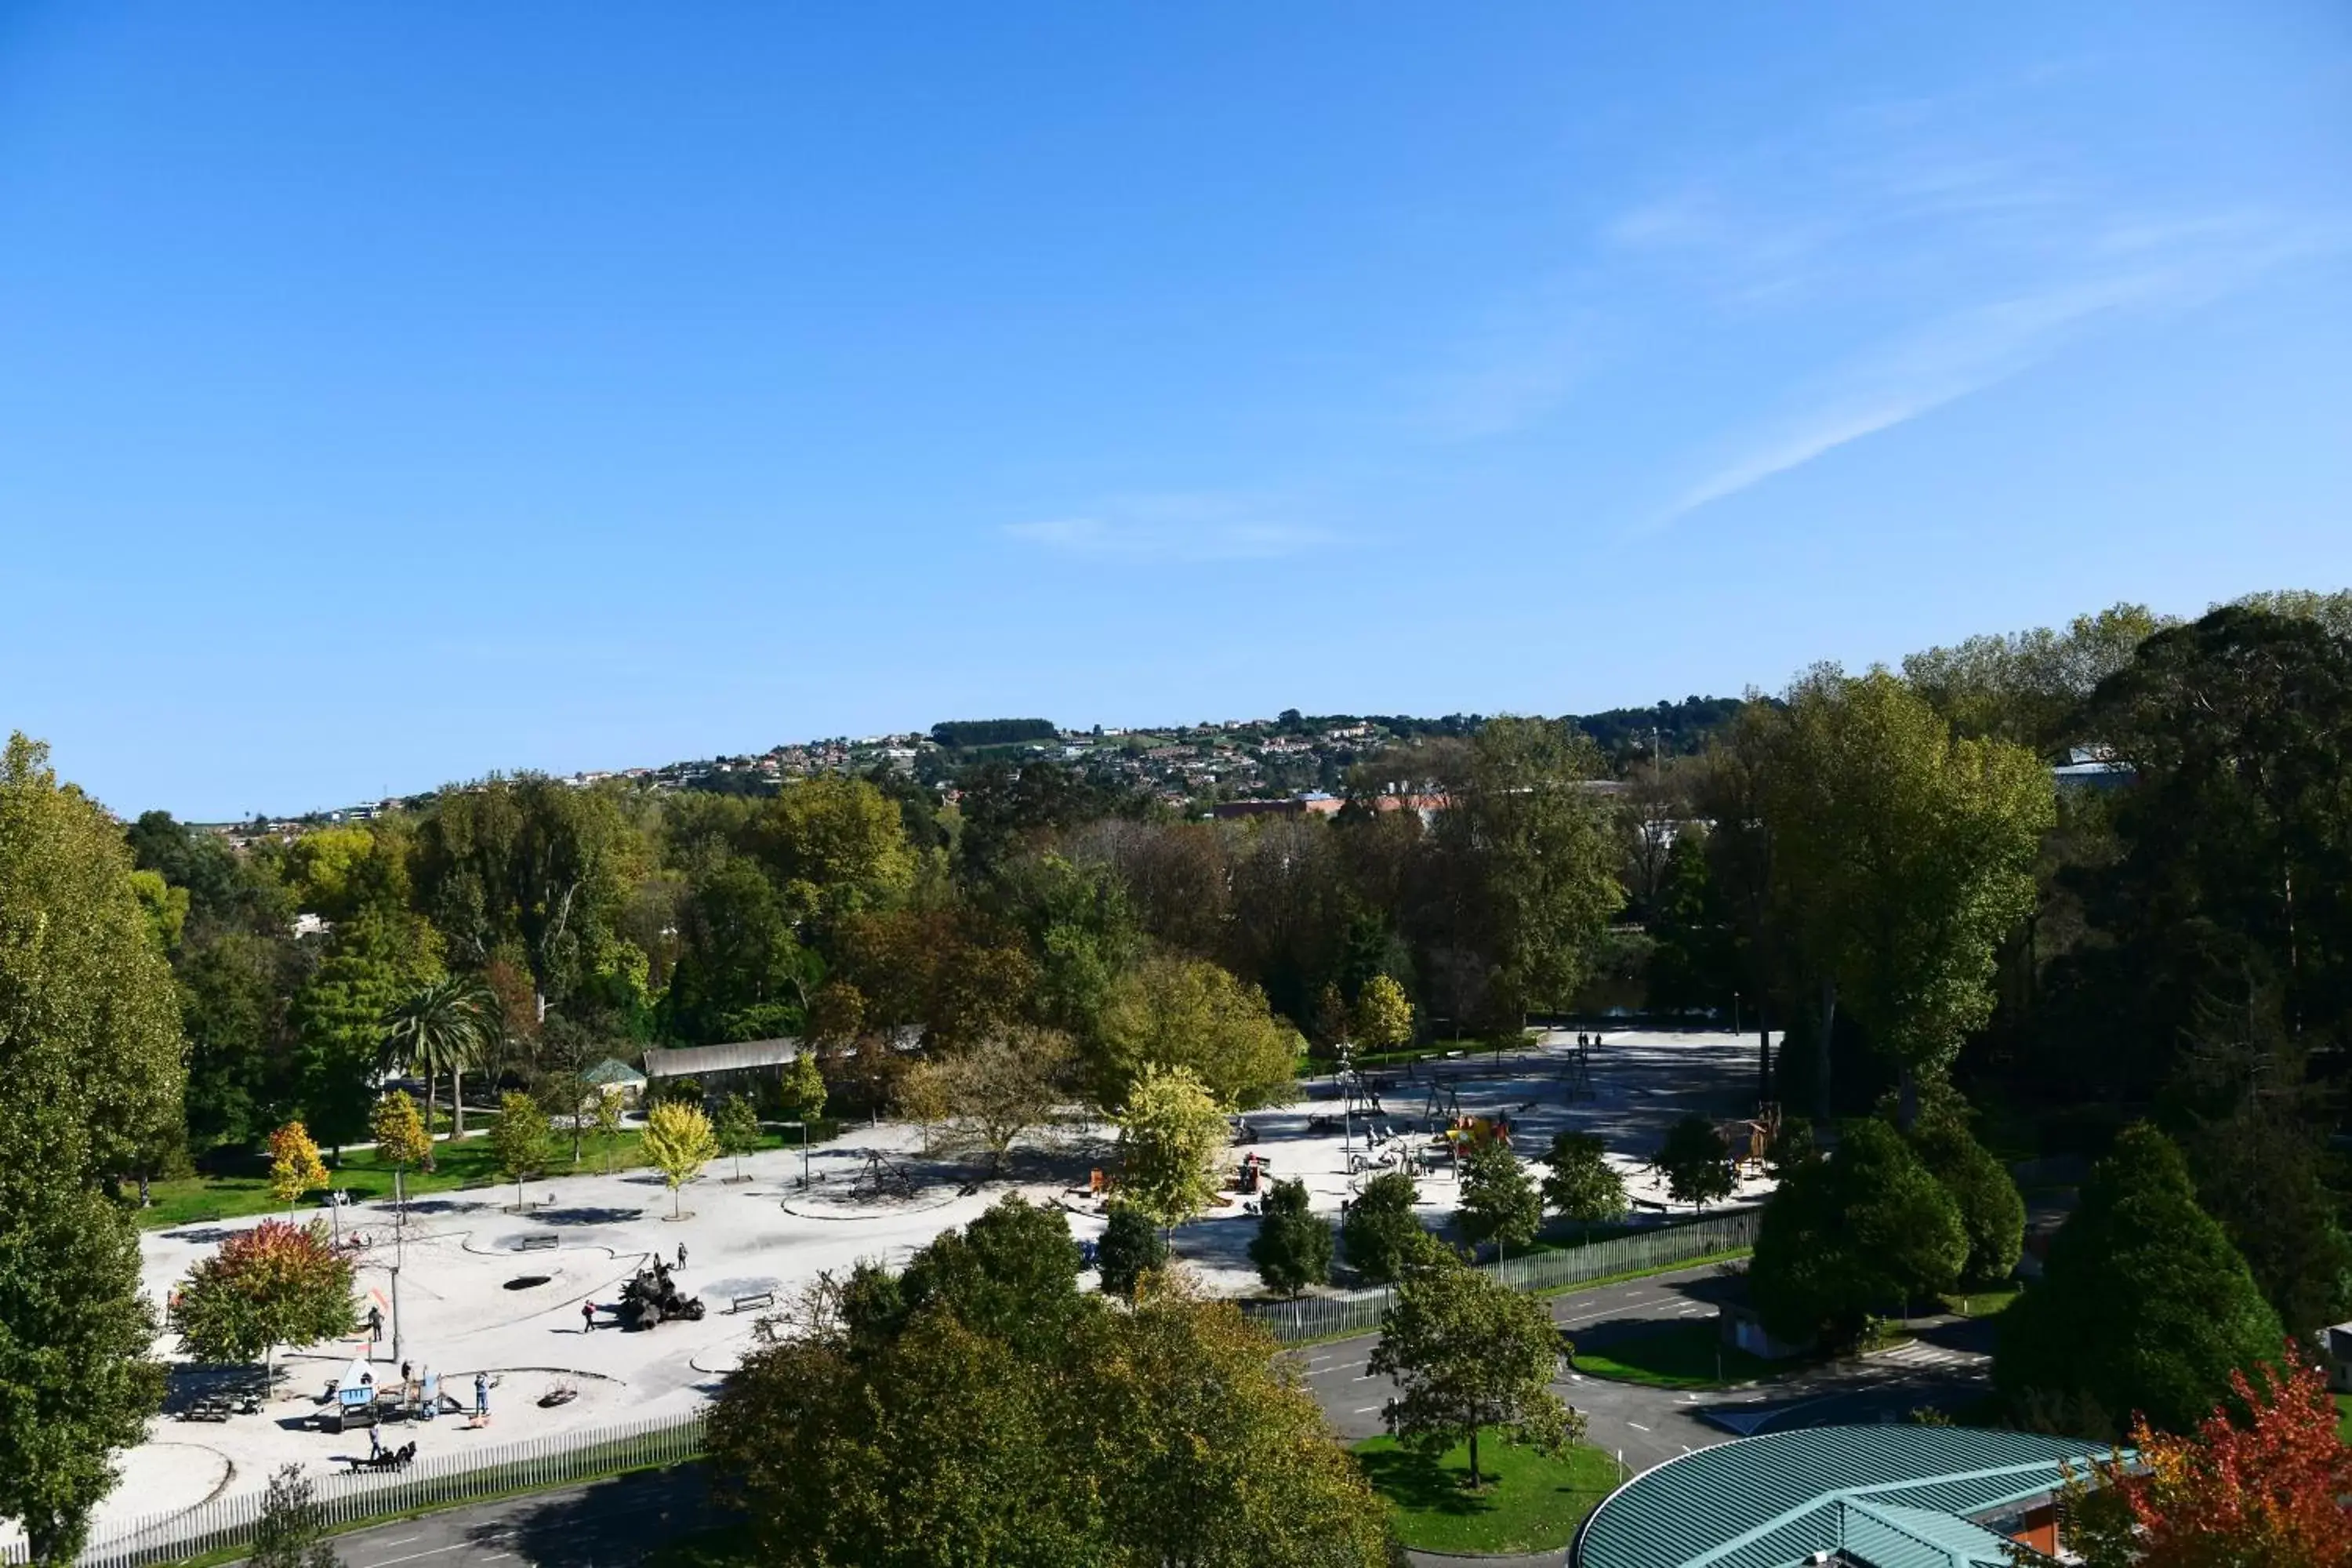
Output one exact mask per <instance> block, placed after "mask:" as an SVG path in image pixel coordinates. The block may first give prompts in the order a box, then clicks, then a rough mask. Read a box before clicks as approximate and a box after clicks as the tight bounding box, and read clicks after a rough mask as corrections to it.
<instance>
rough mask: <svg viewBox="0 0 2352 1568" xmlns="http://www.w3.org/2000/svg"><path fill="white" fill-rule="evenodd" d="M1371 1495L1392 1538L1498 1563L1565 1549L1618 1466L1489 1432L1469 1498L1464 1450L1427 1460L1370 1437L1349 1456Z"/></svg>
mask: <svg viewBox="0 0 2352 1568" xmlns="http://www.w3.org/2000/svg"><path fill="white" fill-rule="evenodd" d="M1352 1451H1353V1452H1354V1454H1355V1456H1356V1462H1357V1463H1358V1464H1360V1465H1361V1466H1362V1467H1363V1470H1364V1475H1365V1477H1366V1478H1367V1479H1369V1480H1370V1482H1371V1483H1372V1489H1373V1490H1374V1491H1376V1492H1378V1493H1379V1494H1380V1495H1381V1500H1382V1501H1384V1502H1386V1503H1387V1504H1388V1505H1389V1516H1390V1519H1391V1521H1392V1522H1393V1523H1394V1524H1395V1526H1396V1532H1397V1537H1398V1539H1399V1540H1401V1541H1402V1542H1404V1543H1405V1544H1406V1545H1407V1546H1411V1547H1416V1548H1418V1549H1420V1550H1422V1551H1423V1552H1486V1553H1491V1554H1494V1555H1497V1556H1503V1555H1511V1554H1516V1553H1520V1552H1549V1551H1552V1550H1555V1549H1556V1548H1559V1547H1562V1546H1566V1545H1567V1544H1568V1542H1569V1540H1570V1537H1572V1536H1574V1535H1575V1533H1576V1527H1577V1526H1578V1525H1580V1524H1581V1523H1583V1522H1584V1516H1585V1515H1587V1514H1589V1513H1591V1511H1592V1510H1594V1509H1595V1508H1597V1507H1599V1506H1600V1504H1601V1499H1602V1498H1605V1497H1607V1496H1608V1495H1609V1494H1610V1492H1611V1491H1612V1490H1613V1489H1615V1488H1616V1485H1617V1481H1618V1470H1617V1462H1616V1461H1615V1460H1614V1459H1612V1458H1610V1457H1609V1456H1608V1455H1607V1454H1604V1453H1602V1452H1601V1450H1600V1449H1598V1448H1589V1447H1573V1448H1570V1449H1569V1450H1568V1452H1567V1453H1565V1454H1563V1455H1561V1456H1560V1457H1559V1458H1557V1459H1548V1458H1544V1456H1542V1455H1541V1454H1538V1453H1537V1452H1536V1451H1535V1450H1534V1449H1532V1448H1522V1447H1514V1446H1513V1445H1511V1444H1509V1443H1506V1442H1505V1441H1503V1439H1502V1436H1501V1435H1500V1434H1499V1433H1488V1434H1487V1435H1486V1436H1485V1437H1484V1438H1482V1439H1481V1440H1480V1442H1479V1444H1478V1469H1479V1473H1480V1474H1481V1475H1482V1476H1483V1477H1484V1478H1485V1479H1486V1486H1485V1488H1484V1489H1482V1490H1479V1491H1475V1492H1473V1491H1471V1490H1470V1489H1469V1487H1468V1486H1467V1484H1466V1483H1467V1482H1468V1480H1469V1477H1470V1447H1469V1445H1468V1444H1466V1443H1465V1444H1463V1445H1461V1446H1459V1447H1455V1448H1453V1449H1452V1450H1450V1451H1448V1452H1447V1453H1446V1454H1445V1455H1444V1457H1443V1458H1436V1459H1431V1458H1424V1457H1423V1456H1422V1455H1419V1454H1415V1453H1413V1452H1412V1450H1410V1449H1407V1448H1402V1447H1399V1446H1398V1444H1397V1441H1396V1439H1395V1438H1393V1437H1374V1438H1371V1439H1370V1440H1369V1441H1366V1442H1362V1443H1359V1444H1357V1445H1356V1446H1355V1448H1354V1449H1353V1450H1352Z"/></svg>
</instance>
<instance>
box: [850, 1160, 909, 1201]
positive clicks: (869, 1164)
mask: <svg viewBox="0 0 2352 1568" xmlns="http://www.w3.org/2000/svg"><path fill="white" fill-rule="evenodd" d="M849 1195H850V1196H851V1197H854V1198H885V1197H887V1198H911V1197H913V1196H914V1195H915V1178H914V1177H912V1176H910V1175H908V1173H907V1168H906V1167H905V1166H904V1165H901V1164H899V1163H898V1162H897V1161H895V1160H886V1159H884V1158H883V1157H882V1152H881V1151H880V1150H878V1149H869V1150H867V1151H866V1164H865V1166H864V1168H863V1169H861V1170H860V1171H859V1172H858V1173H857V1174H856V1176H855V1177H853V1178H852V1179H851V1181H850V1184H849Z"/></svg>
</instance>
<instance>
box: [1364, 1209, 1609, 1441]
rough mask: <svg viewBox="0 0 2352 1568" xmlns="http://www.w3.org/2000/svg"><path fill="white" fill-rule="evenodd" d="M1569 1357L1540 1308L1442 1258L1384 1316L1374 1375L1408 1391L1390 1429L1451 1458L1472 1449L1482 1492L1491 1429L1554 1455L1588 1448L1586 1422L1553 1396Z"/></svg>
mask: <svg viewBox="0 0 2352 1568" xmlns="http://www.w3.org/2000/svg"><path fill="white" fill-rule="evenodd" d="M1563 1349H1564V1346H1563V1342H1562V1340H1561V1338H1560V1333H1559V1329H1558V1328H1557V1327H1555V1326H1554V1324H1553V1323H1552V1321H1551V1314H1550V1312H1549V1311H1548V1310H1546V1309H1545V1307H1544V1304H1543V1303H1542V1302H1541V1301H1538V1300H1535V1299H1534V1298H1533V1297H1529V1296H1522V1295H1520V1294H1519V1293H1518V1292H1517V1291H1516V1290H1513V1289H1511V1288H1510V1287H1509V1286H1507V1285H1505V1284H1503V1283H1501V1282H1500V1281H1499V1280H1496V1279H1492V1278H1490V1277H1488V1276H1487V1275H1486V1274H1483V1273H1481V1272H1479V1271H1478V1270H1476V1269H1475V1268H1467V1267H1465V1265H1463V1264H1462V1263H1461V1262H1459V1261H1458V1260H1455V1259H1454V1258H1450V1257H1448V1256H1446V1255H1444V1254H1433V1255H1431V1258H1430V1260H1429V1261H1428V1262H1426V1263H1424V1264H1423V1266H1421V1267H1418V1268H1414V1269H1413V1270H1412V1272H1411V1273H1409V1274H1408V1275H1406V1277H1405V1279H1404V1282H1403V1284H1402V1285H1401V1286H1399V1287H1398V1288H1397V1299H1396V1304H1395V1305H1393V1306H1391V1307H1390V1308H1389V1309H1388V1310H1387V1311H1385V1312H1383V1313H1381V1342H1380V1343H1379V1344H1378V1345H1377V1346H1375V1347H1373V1350H1372V1355H1371V1359H1370V1362H1368V1363H1366V1365H1365V1371H1366V1372H1368V1373H1370V1374H1372V1375H1374V1376H1382V1375H1386V1376H1390V1377H1393V1378H1394V1379H1396V1382H1397V1386H1398V1387H1399V1388H1400V1389H1402V1391H1403V1392H1402V1394H1401V1395H1400V1396H1399V1397H1397V1398H1395V1399H1393V1400H1391V1401H1390V1402H1389V1407H1388V1422H1389V1429H1390V1430H1391V1432H1393V1433H1395V1434H1396V1436H1398V1438H1399V1439H1400V1440H1401V1441H1402V1442H1403V1443H1404V1444H1406V1446H1408V1447H1412V1448H1414V1449H1416V1450H1419V1451H1422V1452H1425V1453H1430V1454H1442V1453H1444V1452H1445V1450H1446V1449H1448V1448H1451V1447H1453V1446H1454V1444H1456V1443H1460V1442H1464V1441H1465V1440H1466V1441H1467V1442H1468V1443H1469V1445H1470V1484H1471V1486H1472V1487H1474V1488H1475V1487H1478V1486H1481V1485H1483V1484H1484V1482H1483V1479H1482V1478H1481V1475H1480V1472H1479V1468H1478V1439H1479V1435H1480V1434H1481V1433H1482V1432H1484V1431H1485V1430H1486V1428H1488V1427H1501V1428H1502V1429H1503V1430H1504V1432H1505V1434H1506V1436H1507V1437H1508V1438H1509V1440H1511V1441H1512V1442H1515V1443H1523V1444H1527V1445H1528V1446H1530V1447H1535V1448H1537V1449H1538V1451H1540V1452H1543V1453H1548V1454H1557V1453H1559V1451H1560V1450H1561V1449H1562V1448H1564V1447H1567V1446H1568V1445H1570V1443H1575V1442H1580V1441H1581V1440H1582V1439H1583V1436H1584V1417H1583V1416H1582V1415H1580V1413H1579V1412H1577V1411H1574V1410H1571V1409H1570V1408H1569V1407H1568V1406H1567V1405H1563V1404H1562V1403H1561V1402H1560V1400H1559V1396H1558V1395H1556V1394H1553V1393H1552V1392H1551V1388H1550V1384H1551V1381H1552V1379H1553V1378H1554V1377H1555V1376H1557V1375H1558V1374H1559V1358H1560V1356H1561V1354H1562V1353H1563Z"/></svg>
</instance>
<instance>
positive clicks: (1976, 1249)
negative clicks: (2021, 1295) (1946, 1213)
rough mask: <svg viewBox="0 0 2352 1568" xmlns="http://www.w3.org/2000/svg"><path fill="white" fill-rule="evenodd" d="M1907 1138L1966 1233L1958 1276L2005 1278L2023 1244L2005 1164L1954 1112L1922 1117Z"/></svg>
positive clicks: (2020, 1213)
mask: <svg viewBox="0 0 2352 1568" xmlns="http://www.w3.org/2000/svg"><path fill="white" fill-rule="evenodd" d="M1911 1143H1912V1147H1913V1148H1914V1149H1915V1150H1916V1151H1917V1152H1918V1155H1919V1159H1920V1162H1921V1163H1923V1164H1925V1165H1926V1166H1927V1169H1928V1171H1929V1173H1932V1174H1933V1175H1934V1176H1935V1178H1936V1180H1937V1181H1938V1182H1941V1183H1942V1184H1944V1191H1946V1192H1947V1193H1949V1194H1951V1198H1952V1203H1953V1205H1954V1206H1955V1207H1956V1208H1958V1211H1959V1215H1960V1226H1961V1228H1962V1229H1963V1230H1965V1231H1966V1232H1967V1233H1968V1237H1969V1255H1968V1259H1967V1261H1966V1262H1964V1263H1963V1264H1961V1266H1960V1278H1961V1279H1963V1280H1966V1281H1968V1282H1969V1283H1971V1284H1979V1285H1990V1284H1994V1283H1996V1282H1998V1281H2000V1280H2002V1279H2008V1278H2009V1276H2010V1274H2011V1271H2012V1270H2013V1269H2015V1268H2016V1267H2017V1260H2018V1258H2019V1257H2020V1256H2021V1254H2022V1253H2023V1251H2024V1249H2025V1199H2024V1198H2023V1197H2022V1196H2021V1195H2020V1194H2019V1193H2018V1190H2017V1183H2016V1182H2015V1181H2014V1180H2012V1179H2011V1176H2010V1173H2009V1170H2008V1168H2007V1167H2006V1166H2004V1165H2003V1164H2002V1163H2000V1161H1999V1160H1996V1159H1994V1158H1993V1156H1992V1154H1991V1152H1990V1151H1989V1150H1987V1149H1986V1148H1985V1146H1984V1145H1983V1144H1981V1143H1979V1142H1977V1141H1976V1139H1975V1138H1974V1137H1973V1136H1971V1135H1970V1133H1969V1129H1968V1126H1967V1124H1966V1123H1965V1122H1963V1121H1959V1120H1958V1119H1957V1118H1955V1117H1949V1116H1946V1117H1939V1118H1937V1119H1935V1120H1934V1121H1927V1120H1922V1121H1920V1122H1919V1124H1918V1125H1917V1126H1916V1127H1915V1128H1914V1129H1912V1135H1911Z"/></svg>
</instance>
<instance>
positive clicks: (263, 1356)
mask: <svg viewBox="0 0 2352 1568" xmlns="http://www.w3.org/2000/svg"><path fill="white" fill-rule="evenodd" d="M171 1322H172V1327H173V1329H175V1330H177V1331H179V1335H180V1343H181V1346H182V1348H183V1349H184V1350H185V1351H187V1352H188V1353H189V1354H190V1355H193V1356H194V1357H196V1358H197V1359H198V1360H200V1361H210V1362H247V1361H261V1362H264V1363H266V1362H267V1359H268V1354H269V1352H270V1351H271V1349H272V1348H273V1347H275V1346H278V1345H307V1344H312V1343H315V1342H318V1341H320V1340H324V1339H331V1338H333V1337H334V1336H335V1335H338V1334H344V1333H349V1332H350V1331H351V1328H352V1265H351V1260H350V1259H349V1258H344V1257H342V1256H341V1255H340V1254H338V1253H337V1252H336V1251H335V1249H334V1248H333V1247H330V1246H329V1245H328V1244H327V1237H326V1229H325V1227H324V1226H320V1225H318V1224H316V1223H315V1222H314V1223H312V1224H310V1225H307V1226H301V1225H296V1224H294V1223H293V1222H292V1221H290V1220H282V1219H266V1220H263V1221H262V1222H261V1223H260V1224H259V1225H257V1226H254V1227H253V1228H252V1229H250V1230H242V1231H239V1232H237V1233H236V1235H234V1236H232V1237H228V1238H227V1239H226V1240H225V1241H223V1242H222V1243H221V1245H220V1250H219V1251H217V1252H215V1253H214V1254H213V1255H212V1256H211V1257H210V1258H205V1260H204V1261H202V1262H200V1263H198V1264H197V1265H196V1266H195V1267H194V1268H192V1269H190V1270H189V1271H188V1277H187V1279H184V1280H183V1281H182V1282H181V1285H180V1289H179V1290H178V1291H177V1292H176V1293H175V1294H174V1296H173V1301H172V1310H171Z"/></svg>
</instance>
